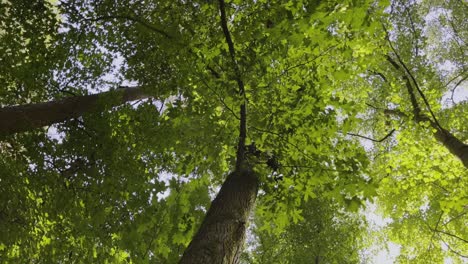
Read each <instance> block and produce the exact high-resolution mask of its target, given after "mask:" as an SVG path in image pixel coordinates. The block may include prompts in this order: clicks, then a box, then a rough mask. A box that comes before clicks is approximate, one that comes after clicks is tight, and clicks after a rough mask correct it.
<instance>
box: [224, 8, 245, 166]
mask: <svg viewBox="0 0 468 264" xmlns="http://www.w3.org/2000/svg"><path fill="white" fill-rule="evenodd" d="M219 11H220V14H221V21H220V22H221V28H222V29H223V33H224V37H225V39H226V43H227V44H228V49H229V54H230V56H231V60H232V65H233V67H234V73H235V79H236V82H237V86H238V87H239V95H241V96H243V102H242V104H241V105H240V122H239V123H240V124H239V144H238V146H237V157H236V158H237V160H236V169H240V167H241V165H242V163H243V162H244V160H245V139H246V138H247V111H246V106H245V104H246V96H245V86H244V82H243V81H242V78H241V74H240V70H239V65H238V64H237V61H236V51H235V49H234V43H233V42H232V38H231V34H230V33H229V28H228V25H227V18H226V7H225V3H224V0H219Z"/></svg>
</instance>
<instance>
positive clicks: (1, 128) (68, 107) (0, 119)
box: [0, 87, 149, 136]
mask: <svg viewBox="0 0 468 264" xmlns="http://www.w3.org/2000/svg"><path fill="white" fill-rule="evenodd" d="M113 94H115V95H116V96H117V97H118V99H116V100H111V104H110V106H115V105H119V104H122V103H125V102H128V101H132V100H137V99H142V98H147V97H149V95H148V94H146V93H144V92H143V90H142V89H141V88H129V87H126V88H121V89H117V90H115V91H110V92H104V93H100V94H93V95H84V96H75V97H69V98H65V99H62V100H57V101H51V102H46V103H37V104H27V105H18V106H7V107H3V108H0V136H7V135H11V134H14V133H18V132H24V131H28V130H33V129H36V128H40V127H43V126H50V125H52V124H54V123H58V122H62V121H65V120H67V119H70V118H75V117H79V116H81V115H83V114H84V113H87V112H91V111H93V110H96V109H97V107H98V106H99V105H100V103H99V101H100V100H101V99H102V98H103V97H107V96H112V95H113Z"/></svg>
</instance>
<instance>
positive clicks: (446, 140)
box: [384, 109, 468, 169]
mask: <svg viewBox="0 0 468 264" xmlns="http://www.w3.org/2000/svg"><path fill="white" fill-rule="evenodd" d="M384 113H386V114H391V115H396V116H399V117H404V118H408V115H407V114H405V113H403V112H401V111H399V110H396V109H384ZM413 120H414V121H415V122H416V123H424V122H429V124H430V125H431V127H432V128H434V129H435V132H434V137H435V139H436V140H437V141H438V142H439V143H441V144H442V145H443V146H444V147H445V148H446V149H447V150H448V151H449V152H450V153H452V154H453V155H455V156H456V157H457V158H459V159H460V161H461V162H462V163H463V165H464V166H465V167H466V168H467V169H468V145H467V144H465V143H463V142H462V141H461V140H460V139H458V138H457V137H455V136H454V135H453V134H452V133H450V131H448V130H447V129H444V128H441V127H439V126H438V125H437V124H436V123H435V122H434V121H432V120H431V119H430V118H429V117H427V116H425V115H423V114H420V113H418V114H417V115H414V117H413Z"/></svg>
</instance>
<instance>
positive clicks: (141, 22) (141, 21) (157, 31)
mask: <svg viewBox="0 0 468 264" xmlns="http://www.w3.org/2000/svg"><path fill="white" fill-rule="evenodd" d="M108 19H123V20H129V21H133V22H136V23H138V24H140V25H142V26H144V27H146V28H147V29H150V30H152V31H154V32H156V33H159V34H161V35H163V36H164V37H166V38H168V39H172V38H173V37H172V36H171V35H169V34H168V33H167V32H165V31H164V30H161V29H159V28H157V27H156V26H155V25H152V24H150V23H148V22H146V21H144V20H143V19H140V18H136V17H133V16H129V15H108V16H99V17H96V18H87V19H85V20H86V21H92V22H97V21H100V20H108Z"/></svg>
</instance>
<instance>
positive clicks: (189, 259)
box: [180, 164, 258, 264]
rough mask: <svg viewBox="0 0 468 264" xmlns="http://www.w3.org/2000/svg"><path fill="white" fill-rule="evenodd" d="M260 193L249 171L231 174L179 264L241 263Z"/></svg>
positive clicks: (251, 171)
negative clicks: (240, 259)
mask: <svg viewBox="0 0 468 264" xmlns="http://www.w3.org/2000/svg"><path fill="white" fill-rule="evenodd" d="M244 165H245V164H244ZM257 190H258V178H257V175H256V174H255V173H254V172H253V170H252V169H251V168H250V167H245V166H242V167H241V168H240V169H238V170H236V171H234V172H233V173H231V174H230V175H229V176H228V177H227V179H226V181H225V182H224V183H223V186H222V187H221V190H220V191H219V193H218V195H217V196H216V199H214V200H213V202H212V203H211V207H210V209H209V210H208V213H207V214H206V217H205V219H204V220H203V223H202V225H201V227H200V229H199V230H198V232H197V234H196V235H195V236H194V238H193V239H192V242H191V243H190V245H189V246H188V248H187V249H186V250H185V252H184V255H183V256H182V259H181V260H180V263H181V264H188V263H190V264H207V263H210V264H221V263H226V264H227V263H229V264H231V263H238V261H239V256H240V253H241V252H242V247H243V244H244V239H245V231H246V227H247V222H248V217H249V214H250V212H251V210H252V209H253V207H254V203H255V199H256V197H257Z"/></svg>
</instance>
